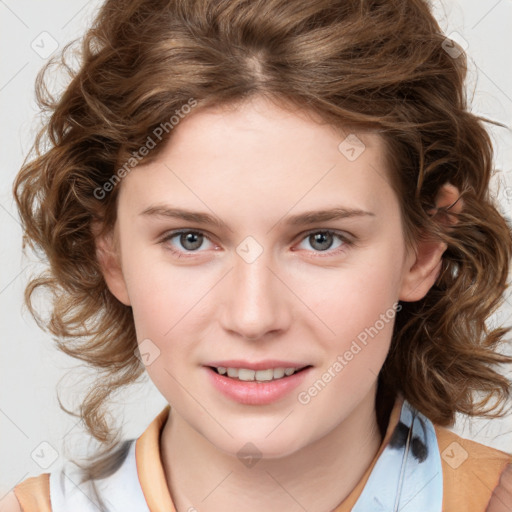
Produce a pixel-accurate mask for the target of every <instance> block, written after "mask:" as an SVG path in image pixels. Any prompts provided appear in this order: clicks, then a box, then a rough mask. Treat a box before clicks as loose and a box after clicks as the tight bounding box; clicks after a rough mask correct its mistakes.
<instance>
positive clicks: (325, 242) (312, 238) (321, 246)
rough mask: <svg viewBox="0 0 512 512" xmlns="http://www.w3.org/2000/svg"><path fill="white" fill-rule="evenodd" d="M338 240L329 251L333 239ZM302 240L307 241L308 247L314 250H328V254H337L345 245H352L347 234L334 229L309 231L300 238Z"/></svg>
mask: <svg viewBox="0 0 512 512" xmlns="http://www.w3.org/2000/svg"><path fill="white" fill-rule="evenodd" d="M336 238H337V239H338V240H339V241H340V242H339V243H338V245H336V246H335V250H333V251H329V249H331V248H332V247H333V243H334V240H335V239H336ZM302 240H303V242H305V241H307V242H308V243H309V244H310V247H313V251H314V252H327V251H329V252H328V255H330V256H332V255H333V254H338V253H341V252H343V251H344V250H345V249H346V248H347V247H349V246H350V245H352V242H351V240H349V239H348V237H347V236H345V235H342V234H341V233H337V232H336V231H330V230H322V231H310V232H309V233H307V234H306V236H305V237H304V238H303V239H302Z"/></svg>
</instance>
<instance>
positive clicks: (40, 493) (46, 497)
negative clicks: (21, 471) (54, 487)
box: [0, 473, 52, 512]
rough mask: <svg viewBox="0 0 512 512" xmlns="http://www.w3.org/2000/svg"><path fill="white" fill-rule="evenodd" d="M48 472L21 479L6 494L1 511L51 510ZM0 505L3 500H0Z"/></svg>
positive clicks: (43, 511) (27, 511)
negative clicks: (21, 480)
mask: <svg viewBox="0 0 512 512" xmlns="http://www.w3.org/2000/svg"><path fill="white" fill-rule="evenodd" d="M49 477H50V474H49V473H43V474H42V475H39V476H33V477H30V478H27V479H26V480H23V482H20V483H19V484H18V485H16V486H15V487H14V489H13V490H12V491H11V492H10V493H9V494H8V495H7V496H6V498H5V500H6V501H5V503H6V504H5V507H6V508H5V509H4V508H1V509H0V511H1V512H36V511H37V512H51V510H52V507H51V504H50V480H49ZM2 507H4V501H3V500H2Z"/></svg>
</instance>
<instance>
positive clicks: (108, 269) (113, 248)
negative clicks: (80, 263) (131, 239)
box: [93, 224, 131, 306]
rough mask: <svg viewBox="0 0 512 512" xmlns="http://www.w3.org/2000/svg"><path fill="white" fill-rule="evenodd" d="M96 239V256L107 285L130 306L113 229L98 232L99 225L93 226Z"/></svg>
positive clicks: (120, 299)
mask: <svg viewBox="0 0 512 512" xmlns="http://www.w3.org/2000/svg"><path fill="white" fill-rule="evenodd" d="M93 232H94V233H95V240H96V258H97V259H98V263H99V265H100V268H101V272H102V274H103V278H104V279H105V282H106V283H107V287H108V289H109V290H110V292H111V293H112V295H114V297H115V298H116V299H117V300H118V301H119V302H121V303H123V304H124V305H125V306H130V305H131V303H130V297H129V296H128V290H127V288H126V282H125V280H124V275H123V270H122V266H121V258H120V251H119V246H118V244H117V237H116V232H115V230H112V231H111V232H109V233H106V234H104V233H100V225H98V224H96V225H94V226H93Z"/></svg>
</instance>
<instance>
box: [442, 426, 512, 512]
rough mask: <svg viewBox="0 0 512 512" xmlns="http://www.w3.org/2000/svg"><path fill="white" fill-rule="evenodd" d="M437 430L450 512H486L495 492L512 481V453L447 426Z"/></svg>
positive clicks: (444, 489)
mask: <svg viewBox="0 0 512 512" xmlns="http://www.w3.org/2000/svg"><path fill="white" fill-rule="evenodd" d="M435 429H436V435H437V440H438V444H439V451H440V454H441V465H442V470H443V494H444V499H443V502H444V503H443V504H444V507H445V510H446V512H452V511H457V510H465V511H467V512H473V511H474V512H483V511H485V510H486V507H487V506H488V505H489V503H490V500H491V497H492V496H493V494H495V493H496V492H498V491H499V490H500V489H505V490H506V487H504V486H505V484H507V485H510V483H511V479H512V475H511V470H510V469H509V468H511V467H512V454H510V453H506V452H503V451H501V450H497V449H496V448H492V447H490V446H486V445H484V444H481V443H477V442H475V441H471V440H469V439H465V438H463V437H461V436H459V435H457V434H455V433H454V432H452V431H450V430H448V429H447V428H444V427H439V426H435ZM509 489H510V487H509ZM503 492H505V491H503V490H500V493H503ZM496 510H497V511H498V510H499V511H500V512H501V510H500V509H496ZM503 510H509V509H503Z"/></svg>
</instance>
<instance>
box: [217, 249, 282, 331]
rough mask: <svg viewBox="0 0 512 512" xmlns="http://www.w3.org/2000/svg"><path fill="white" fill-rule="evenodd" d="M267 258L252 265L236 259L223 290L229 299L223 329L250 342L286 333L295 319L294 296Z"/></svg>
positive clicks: (225, 307)
mask: <svg viewBox="0 0 512 512" xmlns="http://www.w3.org/2000/svg"><path fill="white" fill-rule="evenodd" d="M266 254H267V253H266V252H265V251H264V252H263V254H261V255H260V256H259V257H258V258H257V259H256V260H255V261H253V262H250V263H249V262H247V261H245V260H244V259H243V258H242V257H240V256H238V255H235V257H234V268H233V270H232V271H231V272H230V274H229V279H228V280H226V281H227V282H226V283H225V284H224V287H223V293H225V294H227V296H226V298H225V300H222V304H223V311H222V313H221V323H222V327H223V328H224V329H225V330H226V331H228V332H231V333H236V334H237V335H238V336H239V337H243V338H246V339H249V340H258V339H263V338H266V337H267V338H268V337H269V336H270V335H274V336H275V335H276V333H278V332H282V331H285V330H286V329H287V328H288V326H289V322H290V318H291V311H290V304H289V300H290V297H291V295H292V294H291V292H290V291H289V290H288V289H287V288H286V285H285V284H284V283H283V281H285V279H284V278H283V276H279V272H278V271H276V270H274V269H273V268H271V265H272V267H275V265H273V264H272V262H271V261H270V258H269V257H267V255H266Z"/></svg>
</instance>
